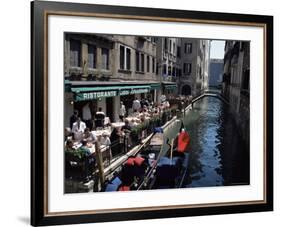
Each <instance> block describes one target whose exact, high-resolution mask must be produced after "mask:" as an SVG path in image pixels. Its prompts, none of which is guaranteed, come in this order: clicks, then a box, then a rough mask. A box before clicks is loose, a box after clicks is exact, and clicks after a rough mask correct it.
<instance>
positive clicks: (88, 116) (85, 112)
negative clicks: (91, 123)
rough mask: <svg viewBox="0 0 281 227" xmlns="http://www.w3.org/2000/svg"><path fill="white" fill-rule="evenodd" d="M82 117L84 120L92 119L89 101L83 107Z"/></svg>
mask: <svg viewBox="0 0 281 227" xmlns="http://www.w3.org/2000/svg"><path fill="white" fill-rule="evenodd" d="M82 117H83V119H84V120H91V119H92V113H91V110H90V107H89V103H87V104H86V105H85V106H84V107H83V108H82Z"/></svg>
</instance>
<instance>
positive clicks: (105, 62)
mask: <svg viewBox="0 0 281 227" xmlns="http://www.w3.org/2000/svg"><path fill="white" fill-rule="evenodd" d="M101 58H102V69H109V49H107V48H102V49H101Z"/></svg>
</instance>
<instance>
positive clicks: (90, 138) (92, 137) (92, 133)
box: [85, 132, 97, 143]
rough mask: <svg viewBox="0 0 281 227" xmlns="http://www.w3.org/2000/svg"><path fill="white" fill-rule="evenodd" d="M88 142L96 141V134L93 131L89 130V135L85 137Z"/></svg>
mask: <svg viewBox="0 0 281 227" xmlns="http://www.w3.org/2000/svg"><path fill="white" fill-rule="evenodd" d="M85 139H86V140H87V141H88V142H92V143H94V142H96V141H97V137H96V135H95V133H94V132H90V133H89V136H88V137H87V138H85Z"/></svg>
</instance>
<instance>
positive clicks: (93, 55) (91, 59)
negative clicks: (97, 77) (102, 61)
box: [88, 45, 97, 69]
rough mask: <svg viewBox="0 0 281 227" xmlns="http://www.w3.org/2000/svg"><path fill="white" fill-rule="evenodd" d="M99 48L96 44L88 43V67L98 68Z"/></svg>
mask: <svg viewBox="0 0 281 227" xmlns="http://www.w3.org/2000/svg"><path fill="white" fill-rule="evenodd" d="M96 59H97V48H96V46H94V45H88V67H89V68H91V69H94V68H96V67H97V66H96Z"/></svg>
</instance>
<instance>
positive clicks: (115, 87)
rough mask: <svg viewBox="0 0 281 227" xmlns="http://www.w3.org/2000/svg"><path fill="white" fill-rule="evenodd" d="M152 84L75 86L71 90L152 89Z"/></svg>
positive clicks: (77, 91) (76, 91)
mask: <svg viewBox="0 0 281 227" xmlns="http://www.w3.org/2000/svg"><path fill="white" fill-rule="evenodd" d="M150 88H151V87H150V86H146V85H140V86H109V87H73V88H71V91H72V92H74V93H82V92H91V91H113V90H116V91H121V90H132V89H150Z"/></svg>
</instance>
